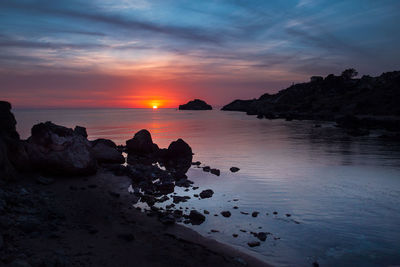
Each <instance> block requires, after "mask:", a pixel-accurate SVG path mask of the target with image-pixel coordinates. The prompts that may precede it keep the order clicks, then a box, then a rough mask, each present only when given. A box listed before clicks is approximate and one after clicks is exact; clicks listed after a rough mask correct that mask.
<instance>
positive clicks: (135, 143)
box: [126, 129, 158, 156]
mask: <svg viewBox="0 0 400 267" xmlns="http://www.w3.org/2000/svg"><path fill="white" fill-rule="evenodd" d="M126 149H127V150H128V153H132V154H136V155H139V156H148V155H150V154H152V153H156V152H158V146H157V145H156V144H154V143H153V139H152V138H151V134H150V132H149V131H147V130H145V129H143V130H140V131H139V132H137V133H136V134H135V136H134V137H133V138H132V139H129V140H128V141H126Z"/></svg>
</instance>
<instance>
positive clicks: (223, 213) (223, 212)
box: [221, 211, 231, 218]
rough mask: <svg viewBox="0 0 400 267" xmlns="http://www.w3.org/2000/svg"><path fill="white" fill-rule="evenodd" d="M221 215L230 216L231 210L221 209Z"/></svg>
mask: <svg viewBox="0 0 400 267" xmlns="http://www.w3.org/2000/svg"><path fill="white" fill-rule="evenodd" d="M221 215H222V216H224V217H226V218H227V217H231V212H230V211H222V212H221Z"/></svg>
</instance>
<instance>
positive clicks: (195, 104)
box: [179, 99, 212, 110]
mask: <svg viewBox="0 0 400 267" xmlns="http://www.w3.org/2000/svg"><path fill="white" fill-rule="evenodd" d="M179 109H180V110H212V107H211V106H210V105H209V104H207V103H206V102H205V101H203V100H200V99H195V100H193V101H189V102H188V103H186V104H184V105H179Z"/></svg>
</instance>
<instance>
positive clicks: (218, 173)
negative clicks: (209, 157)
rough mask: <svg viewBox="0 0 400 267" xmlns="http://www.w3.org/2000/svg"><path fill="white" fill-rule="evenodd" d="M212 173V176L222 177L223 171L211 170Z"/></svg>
mask: <svg viewBox="0 0 400 267" xmlns="http://www.w3.org/2000/svg"><path fill="white" fill-rule="evenodd" d="M210 172H211V173H212V174H214V175H216V176H220V174H221V171H220V170H218V169H211V170H210Z"/></svg>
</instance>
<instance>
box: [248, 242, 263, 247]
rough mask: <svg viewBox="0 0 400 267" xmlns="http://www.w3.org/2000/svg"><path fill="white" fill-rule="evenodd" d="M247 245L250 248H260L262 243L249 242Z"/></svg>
mask: <svg viewBox="0 0 400 267" xmlns="http://www.w3.org/2000/svg"><path fill="white" fill-rule="evenodd" d="M247 245H248V246H249V247H251V248H252V247H258V246H259V245H260V242H258V241H252V242H248V243H247Z"/></svg>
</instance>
